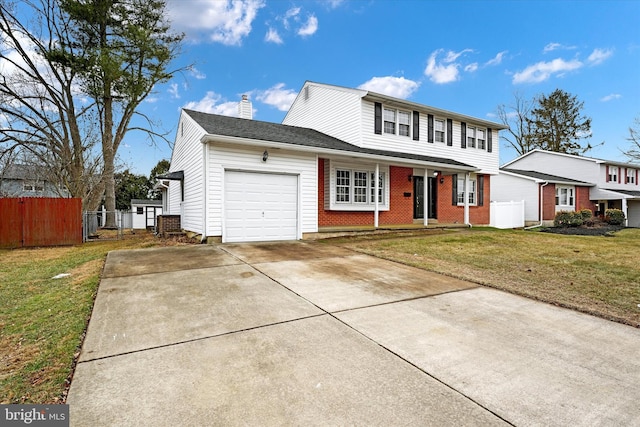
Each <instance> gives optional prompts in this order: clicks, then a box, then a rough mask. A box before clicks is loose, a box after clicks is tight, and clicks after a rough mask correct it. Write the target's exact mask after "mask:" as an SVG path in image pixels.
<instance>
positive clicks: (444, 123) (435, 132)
mask: <svg viewBox="0 0 640 427" xmlns="http://www.w3.org/2000/svg"><path fill="white" fill-rule="evenodd" d="M436 122H442V131H441V133H442V141H438V137H437V135H438V132H440V131H438V130H437V129H436ZM433 141H434V142H441V143H443V144H446V143H447V119H445V118H442V117H434V118H433Z"/></svg>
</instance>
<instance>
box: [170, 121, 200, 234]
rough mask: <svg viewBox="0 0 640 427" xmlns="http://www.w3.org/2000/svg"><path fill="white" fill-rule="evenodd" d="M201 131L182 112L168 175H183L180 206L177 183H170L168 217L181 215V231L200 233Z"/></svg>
mask: <svg viewBox="0 0 640 427" xmlns="http://www.w3.org/2000/svg"><path fill="white" fill-rule="evenodd" d="M204 134H205V132H204V130H203V129H202V128H201V127H200V126H199V125H198V124H196V123H195V122H194V121H193V119H191V117H189V116H188V115H187V114H185V113H184V112H182V113H181V115H180V122H179V123H178V132H177V135H176V141H175V144H174V148H173V154H172V156H171V166H170V168H169V171H170V172H176V171H184V186H185V187H184V202H182V205H181V202H180V199H181V190H180V181H171V183H170V187H169V188H170V191H169V212H168V213H170V214H173V215H177V214H181V215H182V217H181V225H182V228H183V229H185V230H188V231H193V232H196V233H202V232H203V223H202V222H203V216H202V214H203V209H204V208H203V200H204V197H203V192H204V187H203V184H204V179H203V166H204V164H203V144H202V143H201V142H200V139H201V138H202V136H204Z"/></svg>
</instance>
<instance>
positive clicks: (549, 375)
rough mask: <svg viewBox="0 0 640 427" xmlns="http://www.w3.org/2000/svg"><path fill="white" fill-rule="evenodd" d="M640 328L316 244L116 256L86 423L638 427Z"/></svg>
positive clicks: (90, 340)
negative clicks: (595, 426) (633, 426)
mask: <svg viewBox="0 0 640 427" xmlns="http://www.w3.org/2000/svg"><path fill="white" fill-rule="evenodd" d="M638 354H640V330H638V329H634V328H631V327H628V326H624V325H620V324H616V323H612V322H609V321H606V320H602V319H598V318H595V317H591V316H588V315H584V314H580V313H576V312H573V311H571V310H566V309H562V308H558V307H553V306H550V305H547V304H542V303H539V302H535V301H532V300H528V299H525V298H521V297H517V296H514V295H510V294H506V293H503V292H499V291H496V290H492V289H488V288H483V287H479V286H477V285H475V284H473V283H469V282H465V281H461V280H457V279H453V278H450V277H446V276H442V275H437V274H434V273H430V272H426V271H423V270H419V269H416V268H412V267H408V266H404V265H401V264H398V263H394V262H390V261H385V260H380V259H377V258H374V257H370V256H367V255H363V254H359V253H356V252H353V251H349V250H347V249H344V248H340V247H335V246H331V245H326V244H321V243H315V242H291V243H265V244H236V245H220V246H218V247H215V246H188V247H175V248H158V249H155V248H154V249H143V250H135V251H115V252H111V253H110V254H109V255H108V257H107V262H106V265H105V269H104V274H103V279H102V281H101V284H100V287H99V290H98V295H97V297H96V301H95V306H94V311H93V315H92V318H91V321H90V323H89V328H88V330H87V336H86V338H85V342H84V344H83V349H82V352H81V355H80V360H79V363H78V365H77V367H76V371H75V374H74V378H73V381H72V384H71V389H70V391H69V396H68V399H67V403H68V404H69V405H70V412H71V425H74V426H76V425H77V426H101V425H105V426H108V425H118V426H126V425H131V426H141V425H155V426H176V425H180V426H187V425H194V426H195V425H439V426H441V425H451V426H453V425H456V426H458V425H508V424H514V425H567V424H571V425H585V426H586V425H589V426H591V425H612V424H616V425H634V424H635V425H638V424H640V413H639V412H638V411H637V398H638V396H640V362H639V359H638V357H637V355H638Z"/></svg>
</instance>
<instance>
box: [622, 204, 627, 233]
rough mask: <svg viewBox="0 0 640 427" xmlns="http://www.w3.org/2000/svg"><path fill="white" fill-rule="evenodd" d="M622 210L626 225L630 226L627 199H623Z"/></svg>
mask: <svg viewBox="0 0 640 427" xmlns="http://www.w3.org/2000/svg"><path fill="white" fill-rule="evenodd" d="M622 212H624V226H625V227H628V226H629V208H628V206H627V199H622Z"/></svg>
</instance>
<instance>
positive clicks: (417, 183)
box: [161, 82, 504, 242]
mask: <svg viewBox="0 0 640 427" xmlns="http://www.w3.org/2000/svg"><path fill="white" fill-rule="evenodd" d="M247 102H249V101H248V100H247V99H243V100H242V101H241V103H240V106H239V112H240V114H241V117H244V118H231V117H224V116H218V115H213V114H205V113H200V112H196V111H191V110H183V111H182V113H181V115H180V121H179V125H178V134H177V136H176V141H175V144H174V150H173V154H172V159H171V168H170V172H169V173H168V174H166V175H165V176H164V177H163V181H162V182H163V184H162V186H161V188H163V189H164V197H165V207H166V208H165V213H166V214H170V215H171V214H173V215H175V214H179V215H181V223H182V228H183V229H185V230H188V231H192V232H194V233H197V234H200V235H201V236H202V238H203V239H206V238H215V239H221V240H222V241H223V242H237V241H260V240H293V239H302V238H304V237H305V235H309V234H312V233H317V232H323V231H330V230H335V229H369V228H370V229H375V228H381V227H398V226H405V225H412V226H414V225H416V224H417V225H418V226H428V225H429V223H430V221H432V222H435V221H439V222H441V223H442V222H444V223H459V224H469V225H470V224H489V223H490V218H489V212H490V207H489V201H490V198H491V195H490V184H491V178H492V176H494V175H496V174H497V173H498V170H499V168H498V164H499V153H498V132H499V130H501V129H504V126H503V125H500V124H497V123H493V122H490V121H486V120H483V119H479V118H473V117H469V116H465V115H462V114H459V113H454V112H450V111H445V110H440V109H436V108H433V107H429V106H426V105H422V104H417V103H413V102H410V101H406V100H402V99H398V98H393V97H389V96H385V95H382V94H378V93H373V92H370V91H367V90H360V89H350V88H343V87H338V86H331V85H326V84H319V83H313V82H307V83H305V85H304V87H303V88H302V90H301V91H300V93H299V94H298V96H297V98H296V100H295V101H294V103H293V105H292V106H291V108H290V110H289V112H288V113H287V115H286V117H285V119H284V121H283V124H276V123H267V122H261V121H256V120H252V119H251V118H250V111H251V108H247V107H246V103H247ZM247 111H248V112H249V114H248V115H246V116H242V114H243V112H247Z"/></svg>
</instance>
